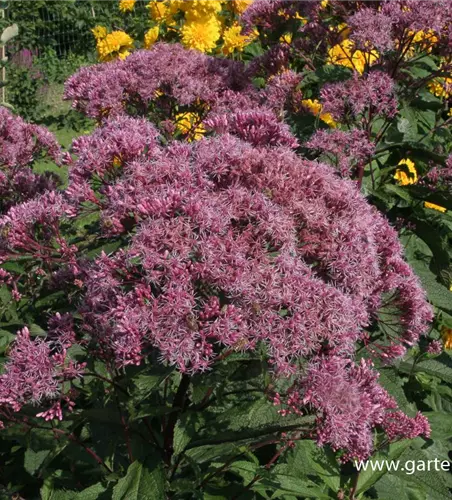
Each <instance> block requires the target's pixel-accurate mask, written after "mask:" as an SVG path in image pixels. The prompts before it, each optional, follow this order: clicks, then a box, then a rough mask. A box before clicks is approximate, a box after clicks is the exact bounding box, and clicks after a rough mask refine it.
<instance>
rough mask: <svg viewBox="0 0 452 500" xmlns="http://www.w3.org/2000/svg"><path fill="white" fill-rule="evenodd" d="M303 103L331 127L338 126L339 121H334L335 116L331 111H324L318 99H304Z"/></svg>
mask: <svg viewBox="0 0 452 500" xmlns="http://www.w3.org/2000/svg"><path fill="white" fill-rule="evenodd" d="M301 105H302V106H303V107H304V108H306V109H307V110H309V111H310V112H311V113H312V114H313V115H316V116H318V117H319V118H320V120H322V121H323V122H325V123H326V124H327V125H329V126H330V127H334V128H336V127H337V123H336V122H335V121H334V118H333V117H332V116H331V114H330V113H322V105H321V104H320V102H319V101H317V100H316V99H303V100H302V101H301Z"/></svg>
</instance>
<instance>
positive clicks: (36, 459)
mask: <svg viewBox="0 0 452 500" xmlns="http://www.w3.org/2000/svg"><path fill="white" fill-rule="evenodd" d="M49 453H50V452H49V450H41V451H33V450H31V449H30V448H28V449H27V451H26V452H25V456H24V468H25V470H26V471H27V472H28V473H29V474H31V475H33V474H34V473H35V472H36V471H37V470H38V469H39V467H41V465H42V463H43V462H44V460H45V459H46V457H47V455H48V454H49Z"/></svg>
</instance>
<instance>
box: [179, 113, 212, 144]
mask: <svg viewBox="0 0 452 500" xmlns="http://www.w3.org/2000/svg"><path fill="white" fill-rule="evenodd" d="M176 128H177V130H178V131H179V132H181V133H182V134H184V135H188V137H187V141H188V142H191V141H199V140H200V139H202V137H203V136H204V134H205V133H206V129H205V127H204V125H203V124H202V123H201V122H200V118H199V116H198V115H197V114H196V113H190V112H187V113H179V114H177V115H176Z"/></svg>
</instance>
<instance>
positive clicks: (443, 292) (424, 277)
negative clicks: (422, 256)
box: [410, 260, 452, 313]
mask: <svg viewBox="0 0 452 500" xmlns="http://www.w3.org/2000/svg"><path fill="white" fill-rule="evenodd" d="M410 264H411V266H412V267H413V269H414V272H415V273H416V274H417V275H418V276H419V278H420V280H421V283H422V285H423V287H424V288H425V291H426V292H427V297H428V299H429V300H430V302H431V303H432V304H433V305H434V306H436V307H439V308H441V309H444V310H445V311H447V312H449V313H452V292H450V291H449V290H448V289H447V288H446V287H445V286H444V285H443V284H442V283H439V282H438V280H437V277H436V275H435V274H433V273H432V272H431V271H430V269H429V268H428V267H427V265H426V264H425V263H424V262H422V261H420V260H417V261H414V262H410Z"/></svg>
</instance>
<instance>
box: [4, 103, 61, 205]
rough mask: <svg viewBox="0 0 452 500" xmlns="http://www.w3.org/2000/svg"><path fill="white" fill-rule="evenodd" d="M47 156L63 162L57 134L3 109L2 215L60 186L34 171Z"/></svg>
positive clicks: (52, 177)
mask: <svg viewBox="0 0 452 500" xmlns="http://www.w3.org/2000/svg"><path fill="white" fill-rule="evenodd" d="M43 154H47V155H48V156H49V157H50V158H51V159H53V160H54V161H55V162H56V163H57V164H59V163H60V160H61V151H60V147H59V145H58V143H57V141H56V139H55V137H54V135H53V134H51V133H50V132H49V131H48V130H47V129H45V128H44V127H39V126H37V125H32V124H29V123H26V122H24V121H23V120H22V118H19V117H17V116H14V115H13V114H12V113H10V111H8V110H7V109H6V108H3V107H0V214H2V213H5V212H6V211H7V210H8V209H9V208H10V207H11V206H13V205H15V204H16V203H20V202H23V201H26V200H29V199H31V198H33V197H34V196H35V195H36V194H38V193H43V192H45V191H46V190H52V189H55V187H56V186H57V185H58V178H57V177H56V176H52V175H51V174H36V173H34V172H33V171H32V170H31V168H30V166H31V164H32V162H33V161H34V160H35V159H36V158H38V157H39V155H43Z"/></svg>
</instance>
